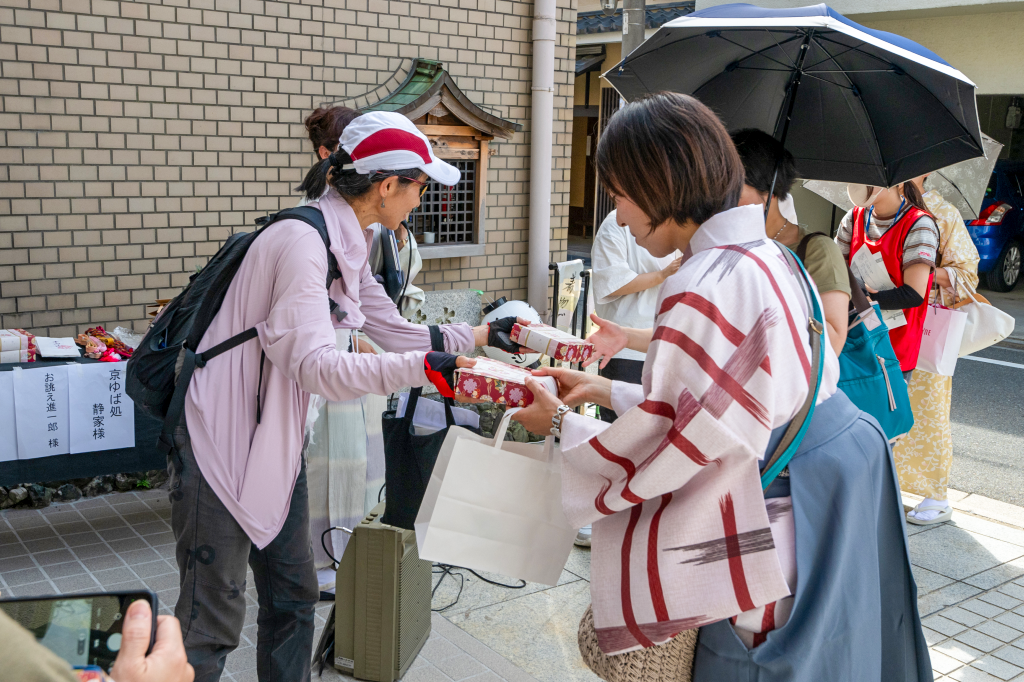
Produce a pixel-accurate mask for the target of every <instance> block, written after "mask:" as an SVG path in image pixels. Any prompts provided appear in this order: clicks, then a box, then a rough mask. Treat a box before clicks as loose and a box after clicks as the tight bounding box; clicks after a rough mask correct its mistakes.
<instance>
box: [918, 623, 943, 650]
mask: <svg viewBox="0 0 1024 682" xmlns="http://www.w3.org/2000/svg"><path fill="white" fill-rule="evenodd" d="M921 632H923V633H924V641H925V642H927V643H928V646H934V645H936V644H938V643H939V642H942V641H944V640H946V639H949V638H948V637H947V636H946V635H944V634H942V633H941V632H936V631H935V630H932V629H931V628H926V627H922V628H921Z"/></svg>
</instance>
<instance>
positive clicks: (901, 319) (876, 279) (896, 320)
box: [850, 244, 907, 329]
mask: <svg viewBox="0 0 1024 682" xmlns="http://www.w3.org/2000/svg"><path fill="white" fill-rule="evenodd" d="M850 270H851V271H852V272H853V276H854V277H856V278H857V280H858V281H859V282H860V283H861V284H865V285H867V286H869V287H871V288H872V289H874V290H875V291H888V290H889V289H895V288H896V285H894V284H893V283H892V279H891V278H890V277H889V271H888V270H886V269H885V261H883V260H882V254H881V253H871V249H869V248H868V247H867V244H865V245H863V246H861V247H860V249H859V250H858V251H857V253H855V254H853V258H852V259H851V260H850ZM882 321H883V322H885V326H886V327H888V328H889V329H895V328H896V327H902V326H903V325H905V324H906V323H907V317H906V315H904V314H903V311H902V310H898V309H897V310H883V311H882Z"/></svg>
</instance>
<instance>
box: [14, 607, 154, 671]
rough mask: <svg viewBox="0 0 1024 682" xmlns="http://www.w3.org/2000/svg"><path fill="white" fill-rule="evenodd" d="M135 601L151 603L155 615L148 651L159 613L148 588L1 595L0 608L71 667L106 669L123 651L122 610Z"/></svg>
mask: <svg viewBox="0 0 1024 682" xmlns="http://www.w3.org/2000/svg"><path fill="white" fill-rule="evenodd" d="M139 600H142V601H147V602H149V608H150V610H151V611H152V613H153V626H152V629H151V630H150V635H149V649H150V650H151V649H152V648H153V643H154V641H155V639H156V615H157V598H156V595H155V594H153V593H152V592H145V591H133V592H104V593H93V594H74V595H71V594H64V595H55V596H47V597H14V598H11V599H0V609H3V611H4V612H5V613H6V614H7V615H8V616H10V617H11V619H12V620H14V621H15V622H16V623H18V624H20V625H21V626H22V627H24V628H25V629H26V630H28V631H29V632H31V633H32V634H33V635H35V637H36V640H37V641H38V642H39V643H40V644H42V645H43V646H45V647H46V648H47V649H49V650H50V651H52V652H53V653H55V654H57V655H58V656H60V657H61V658H63V659H64V660H65V661H67V662H68V664H70V665H71V666H88V665H96V666H100V667H101V668H103V669H104V670H110V667H111V666H112V665H114V659H115V658H117V652H118V651H120V650H121V626H122V625H123V624H124V618H125V614H126V613H127V612H128V607H129V606H130V605H131V604H132V603H133V602H136V601H139ZM147 653H148V651H147Z"/></svg>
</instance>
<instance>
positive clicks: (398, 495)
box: [381, 326, 479, 530]
mask: <svg viewBox="0 0 1024 682" xmlns="http://www.w3.org/2000/svg"><path fill="white" fill-rule="evenodd" d="M430 336H431V346H432V348H433V349H434V350H436V351H441V352H443V351H444V341H443V340H442V339H441V333H440V331H439V330H438V328H437V327H434V326H431V327H430ZM422 393H423V389H422V388H414V389H412V390H411V391H409V401H408V402H407V403H406V405H405V414H404V415H403V416H401V417H399V416H397V411H395V410H391V411H389V412H385V413H384V415H383V416H382V417H381V430H382V431H383V434H384V487H385V489H386V490H387V497H386V499H385V500H384V503H385V504H384V515H383V516H382V517H381V522H382V523H386V524H388V525H389V526H397V527H399V528H405V529H406V530H413V522H414V521H416V515H417V514H418V513H419V511H420V504H421V503H422V502H423V495H424V493H426V492H427V483H429V482H430V474H431V472H433V471H434V464H435V463H436V462H437V455H438V453H439V452H441V445H443V444H444V439H445V437H446V436H447V435H448V429H449V428H451V427H453V426H455V415H454V414H453V413H452V406H453V405H454V404H455V401H453V400H452V399H451V398H445V399H444V414H445V423H446V424H447V426H445V428H443V429H441V430H440V431H436V432H434V433H431V434H428V435H425V436H418V435H416V434H415V433H414V432H413V425H412V418H413V415H414V414H416V404H417V403H418V402H419V400H420V395H421V394H422ZM461 428H467V427H461ZM469 430H470V431H473V432H475V433H479V430H478V429H469Z"/></svg>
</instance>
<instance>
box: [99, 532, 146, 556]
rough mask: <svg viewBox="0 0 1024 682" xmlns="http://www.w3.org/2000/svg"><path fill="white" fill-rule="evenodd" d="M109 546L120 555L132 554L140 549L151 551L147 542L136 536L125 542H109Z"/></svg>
mask: <svg viewBox="0 0 1024 682" xmlns="http://www.w3.org/2000/svg"><path fill="white" fill-rule="evenodd" d="M129 530H130V529H129ZM107 544H108V545H110V549H112V550H114V551H115V552H118V553H120V552H131V551H134V550H139V549H149V545H148V544H147V543H146V541H145V540H143V539H142V538H140V537H138V536H137V535H134V534H133V535H132V537H127V538H124V539H123V540H107Z"/></svg>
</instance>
